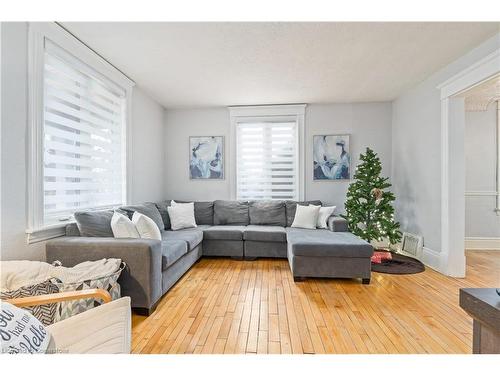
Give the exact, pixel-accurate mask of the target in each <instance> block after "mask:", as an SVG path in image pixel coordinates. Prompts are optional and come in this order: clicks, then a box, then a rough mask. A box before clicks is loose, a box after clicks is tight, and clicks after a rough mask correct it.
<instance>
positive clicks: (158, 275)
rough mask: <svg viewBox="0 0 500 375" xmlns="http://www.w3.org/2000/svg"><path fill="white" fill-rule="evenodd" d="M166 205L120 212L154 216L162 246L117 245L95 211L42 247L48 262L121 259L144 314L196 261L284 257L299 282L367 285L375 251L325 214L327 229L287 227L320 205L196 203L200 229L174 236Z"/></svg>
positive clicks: (125, 280) (104, 215) (125, 286)
mask: <svg viewBox="0 0 500 375" xmlns="http://www.w3.org/2000/svg"><path fill="white" fill-rule="evenodd" d="M170 202H171V201H163V202H158V203H154V204H153V203H145V204H143V205H139V206H134V207H123V208H121V210H123V211H125V212H127V213H128V214H129V215H131V214H132V213H133V211H134V210H138V211H140V212H141V213H144V214H145V215H148V216H152V217H154V218H155V220H156V222H158V225H159V226H161V234H162V240H161V241H158V240H146V239H115V238H114V237H112V231H111V229H110V227H109V228H108V227H104V228H103V226H106V225H108V226H109V225H110V224H108V222H107V220H108V218H109V217H110V211H109V210H108V211H97V212H94V213H88V215H90V217H92V216H93V221H92V222H91V224H92V226H99V228H96V230H95V231H94V232H92V231H89V230H87V229H86V230H84V228H82V225H81V223H80V226H78V225H76V224H69V225H68V226H67V228H66V236H65V237H61V238H58V239H55V240H52V241H49V242H47V245H46V257H47V261H48V262H53V261H55V260H59V261H61V262H62V263H63V264H64V265H65V266H74V265H76V264H78V263H81V262H84V261H88V260H98V259H102V258H111V257H113V258H121V259H122V260H123V261H124V262H125V263H127V269H126V270H125V271H124V272H123V273H122V276H121V278H120V280H119V281H120V285H121V287H122V294H123V295H126V296H130V297H131V305H132V307H133V308H134V309H135V310H136V311H137V312H139V313H141V314H146V315H149V314H150V313H151V312H152V311H154V309H155V308H156V305H157V303H158V301H159V300H160V298H161V297H162V296H163V295H164V294H165V293H166V292H167V291H168V290H169V289H170V288H171V287H172V286H173V285H174V284H175V283H176V282H177V281H178V280H179V279H180V278H181V277H182V276H183V275H184V274H185V273H186V272H187V271H188V270H189V269H190V268H191V266H192V265H193V264H194V263H196V262H197V261H198V259H200V258H201V257H202V256H210V257H220V256H223V257H232V258H234V259H247V260H253V259H256V258H260V257H272V258H288V261H289V263H290V269H291V271H292V274H293V276H294V279H295V280H297V281H298V280H300V279H302V278H305V277H329V278H337V277H338V278H361V279H362V280H363V283H369V281H370V273H371V262H370V257H371V256H372V254H373V248H372V246H371V245H370V244H369V243H367V242H366V241H364V240H362V239H360V238H358V237H356V236H355V235H353V234H352V233H349V232H348V228H347V222H346V220H345V219H343V218H341V217H338V216H331V217H330V218H329V219H328V229H315V230H311V229H300V228H292V227H291V225H292V223H293V219H294V217H295V210H296V207H297V205H309V204H314V205H321V201H307V202H294V201H254V202H247V201H222V200H219V201H214V202H195V204H194V208H195V219H196V223H197V224H198V226H197V227H196V228H189V229H181V230H176V231H173V230H171V225H170V219H169V216H168V213H167V207H168V206H169V205H170ZM176 202H182V201H176ZM111 213H112V211H111ZM148 213H149V214H148ZM111 216H112V215H111ZM108 221H109V220H108ZM91 228H92V227H91ZM92 235H98V236H95V237H92Z"/></svg>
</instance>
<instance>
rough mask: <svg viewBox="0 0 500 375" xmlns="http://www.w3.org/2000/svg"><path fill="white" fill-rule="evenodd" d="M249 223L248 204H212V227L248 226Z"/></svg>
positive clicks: (219, 202) (227, 202) (243, 202)
mask: <svg viewBox="0 0 500 375" xmlns="http://www.w3.org/2000/svg"><path fill="white" fill-rule="evenodd" d="M249 222H250V219H249V217H248V202H246V201H215V202H214V225H248V224H249Z"/></svg>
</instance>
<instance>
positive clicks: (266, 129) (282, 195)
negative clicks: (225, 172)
mask: <svg viewBox="0 0 500 375" xmlns="http://www.w3.org/2000/svg"><path fill="white" fill-rule="evenodd" d="M236 138H237V141H236V148H237V150H236V154H237V168H236V169H237V176H236V181H237V194H236V195H237V199H248V200H254V199H256V200H258V199H294V200H297V199H298V197H299V192H298V155H297V154H298V151H297V150H298V131H297V124H296V122H291V121H287V122H243V123H238V124H237V129H236Z"/></svg>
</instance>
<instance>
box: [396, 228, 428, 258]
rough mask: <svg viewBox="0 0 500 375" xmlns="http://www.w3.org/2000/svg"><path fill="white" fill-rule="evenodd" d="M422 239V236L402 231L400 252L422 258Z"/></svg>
mask: <svg viewBox="0 0 500 375" xmlns="http://www.w3.org/2000/svg"><path fill="white" fill-rule="evenodd" d="M423 242H424V239H423V237H422V236H417V235H416V234H412V233H408V232H404V233H403V240H402V242H401V252H402V253H403V254H405V255H408V256H411V257H414V258H417V259H420V258H422V247H423Z"/></svg>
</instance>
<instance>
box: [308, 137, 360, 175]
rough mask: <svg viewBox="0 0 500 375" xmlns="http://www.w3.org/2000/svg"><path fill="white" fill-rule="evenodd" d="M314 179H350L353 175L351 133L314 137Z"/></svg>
mask: <svg viewBox="0 0 500 375" xmlns="http://www.w3.org/2000/svg"><path fill="white" fill-rule="evenodd" d="M313 163H314V180H348V179H349V178H350V176H351V154H350V152H349V135H315V136H314V137H313Z"/></svg>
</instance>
